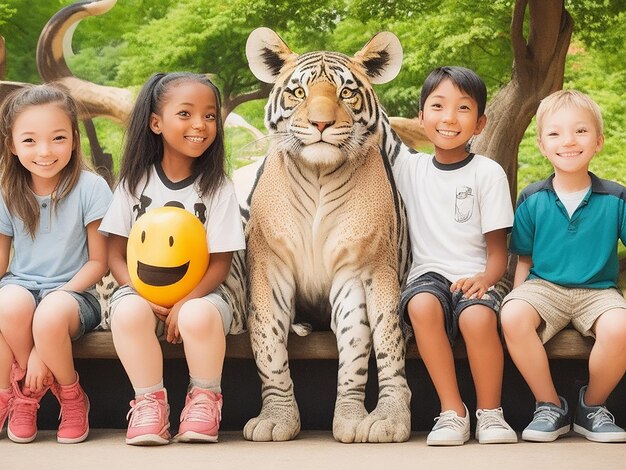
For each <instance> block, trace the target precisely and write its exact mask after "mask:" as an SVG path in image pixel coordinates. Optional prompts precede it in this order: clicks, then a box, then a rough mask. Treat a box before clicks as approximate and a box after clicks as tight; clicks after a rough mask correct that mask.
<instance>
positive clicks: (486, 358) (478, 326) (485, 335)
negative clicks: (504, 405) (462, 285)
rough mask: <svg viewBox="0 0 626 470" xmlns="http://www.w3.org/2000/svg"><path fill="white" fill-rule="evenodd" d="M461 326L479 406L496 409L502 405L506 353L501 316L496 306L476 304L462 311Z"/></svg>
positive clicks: (477, 405)
mask: <svg viewBox="0 0 626 470" xmlns="http://www.w3.org/2000/svg"><path fill="white" fill-rule="evenodd" d="M459 328H460V330H461V334H462V335H463V339H464V340H465V346H466V348H467V356H468V359H469V364H470V369H471V371H472V377H473V379H474V386H475V387H476V402H477V403H476V407H477V408H480V409H488V410H493V409H495V408H498V407H499V406H500V400H501V393H502V374H503V370H504V354H503V352H502V343H501V342H500V337H499V336H498V325H497V318H496V315H495V313H494V311H493V310H492V309H490V308H489V307H486V306H484V305H472V306H470V307H467V308H466V309H465V310H463V312H462V313H461V316H460V318H459Z"/></svg>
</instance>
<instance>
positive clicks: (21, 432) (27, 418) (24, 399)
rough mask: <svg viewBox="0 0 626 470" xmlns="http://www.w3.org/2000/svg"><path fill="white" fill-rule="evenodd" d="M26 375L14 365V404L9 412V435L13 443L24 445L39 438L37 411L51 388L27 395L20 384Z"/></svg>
mask: <svg viewBox="0 0 626 470" xmlns="http://www.w3.org/2000/svg"><path fill="white" fill-rule="evenodd" d="M25 375H26V371H25V370H23V369H21V368H20V367H19V366H18V365H17V364H16V363H13V368H12V370H11V386H12V387H13V403H12V404H11V408H10V410H9V424H8V425H7V434H8V436H9V439H11V440H12V441H13V442H19V443H22V444H25V443H27V442H32V441H33V440H34V439H35V437H37V410H38V409H39V402H40V401H41V399H42V398H43V396H44V395H45V394H46V392H47V391H48V388H49V387H45V388H44V389H43V390H42V391H41V392H39V393H30V392H26V393H28V395H27V394H26V393H25V392H24V390H22V387H21V385H20V384H19V382H20V380H22V379H23V378H24V376H25Z"/></svg>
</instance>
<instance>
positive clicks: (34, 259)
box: [0, 171, 111, 290]
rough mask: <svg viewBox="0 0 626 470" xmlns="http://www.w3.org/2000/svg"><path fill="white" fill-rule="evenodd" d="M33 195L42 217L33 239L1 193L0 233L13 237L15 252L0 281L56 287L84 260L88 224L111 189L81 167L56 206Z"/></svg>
mask: <svg viewBox="0 0 626 470" xmlns="http://www.w3.org/2000/svg"><path fill="white" fill-rule="evenodd" d="M36 198H37V201H38V202H39V210H40V217H39V227H38V228H37V232H36V234H35V238H34V239H33V238H31V236H30V235H29V234H28V232H27V231H26V230H25V228H24V224H23V223H22V220H21V219H19V218H18V217H15V216H12V215H11V214H9V211H8V209H7V207H6V204H5V202H4V198H2V197H0V233H2V234H4V235H6V236H8V237H12V238H13V258H12V259H11V264H10V265H9V269H8V271H7V274H6V275H5V276H4V277H3V281H5V282H6V281H8V282H11V283H13V284H17V285H20V286H23V287H25V288H27V289H31V290H42V289H54V288H56V287H59V286H61V285H63V284H65V283H66V282H68V281H69V280H70V279H72V277H74V275H75V274H76V273H77V272H78V271H79V270H80V269H81V268H82V267H83V266H84V265H85V263H86V262H87V261H88V259H89V253H88V246H87V229H86V227H87V225H88V224H90V223H91V222H93V221H95V220H98V219H101V218H102V217H104V214H105V213H106V211H107V208H108V207H109V204H110V203H111V190H110V189H109V186H108V185H107V183H106V181H104V179H103V178H101V177H100V176H98V175H96V174H94V173H92V172H90V171H83V172H82V173H81V175H80V177H79V179H78V183H77V185H76V187H75V188H74V189H73V190H72V191H71V192H70V193H69V194H68V195H67V196H66V197H65V198H64V199H63V200H62V201H60V202H59V204H58V205H57V208H56V209H54V208H53V207H52V204H51V202H52V201H51V199H50V196H41V197H40V196H36Z"/></svg>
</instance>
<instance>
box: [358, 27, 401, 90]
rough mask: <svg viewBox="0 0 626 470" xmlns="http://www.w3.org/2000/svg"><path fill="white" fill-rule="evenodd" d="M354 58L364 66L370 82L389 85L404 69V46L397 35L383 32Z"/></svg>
mask: <svg viewBox="0 0 626 470" xmlns="http://www.w3.org/2000/svg"><path fill="white" fill-rule="evenodd" d="M354 58H355V60H356V61H357V62H358V63H360V64H361V65H362V66H363V68H364V69H365V74H366V75H367V76H368V77H369V79H370V82H372V83H376V84H380V83H387V82H389V81H391V80H393V79H394V78H396V75H398V72H400V68H401V67H402V45H401V44H400V40H399V39H398V38H397V36H396V35H395V34H393V33H390V32H387V31H383V32H382V33H378V34H376V35H375V36H374V37H373V38H372V39H370V40H369V41H368V43H367V44H365V46H363V49H361V50H360V51H359V52H357V53H356V54H355V55H354Z"/></svg>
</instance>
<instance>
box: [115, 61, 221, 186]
mask: <svg viewBox="0 0 626 470" xmlns="http://www.w3.org/2000/svg"><path fill="white" fill-rule="evenodd" d="M184 81H187V82H197V83H201V84H203V85H206V86H208V87H209V88H211V90H213V93H215V100H216V103H217V110H216V114H217V133H216V135H215V140H214V141H213V143H212V144H211V145H210V146H209V148H208V149H206V151H205V152H204V153H203V154H202V155H201V156H200V157H198V158H196V159H194V162H193V166H192V170H191V171H192V174H191V175H192V176H193V178H194V180H195V181H196V184H197V186H198V192H199V193H200V195H202V196H210V195H212V194H213V193H214V192H215V191H216V190H217V189H218V188H219V186H220V185H221V184H222V183H223V181H224V179H225V178H226V172H225V169H224V163H225V159H226V157H225V152H224V125H223V123H222V117H221V108H222V104H221V97H220V92H219V90H218V89H217V87H216V86H215V85H214V84H213V82H211V80H209V79H208V78H207V77H206V76H205V75H200V74H195V73H189V72H173V73H156V74H154V75H152V76H151V77H150V78H149V79H148V81H147V82H146V83H145V84H144V86H143V87H142V88H141V91H140V92H139V96H138V97H137V100H136V102H135V106H134V108H133V111H132V113H131V115H130V120H129V123H128V127H127V129H126V141H125V145H124V152H123V155H122V165H121V169H120V176H119V180H120V182H123V183H124V184H125V185H126V188H127V189H128V191H129V192H130V193H131V194H133V195H135V196H137V186H138V185H139V182H140V181H141V180H142V178H143V177H149V169H150V167H152V165H155V164H157V163H159V162H160V161H161V160H162V158H163V137H162V136H161V135H157V134H155V133H154V132H152V129H150V116H151V114H152V113H157V114H158V113H159V112H160V111H161V107H162V105H163V102H164V100H165V99H166V98H167V93H168V91H169V90H170V88H171V87H172V86H175V84H178V83H180V82H184Z"/></svg>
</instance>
